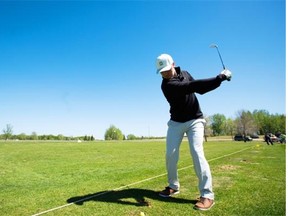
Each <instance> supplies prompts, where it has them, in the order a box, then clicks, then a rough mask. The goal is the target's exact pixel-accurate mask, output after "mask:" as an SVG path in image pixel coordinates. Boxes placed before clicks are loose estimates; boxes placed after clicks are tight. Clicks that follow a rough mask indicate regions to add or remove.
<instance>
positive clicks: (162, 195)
mask: <svg viewBox="0 0 288 216" xmlns="http://www.w3.org/2000/svg"><path fill="white" fill-rule="evenodd" d="M179 193H180V191H177V192H174V193H172V194H170V195H165V194H161V193H159V196H161V197H165V198H168V197H171V196H173V195H176V194H179Z"/></svg>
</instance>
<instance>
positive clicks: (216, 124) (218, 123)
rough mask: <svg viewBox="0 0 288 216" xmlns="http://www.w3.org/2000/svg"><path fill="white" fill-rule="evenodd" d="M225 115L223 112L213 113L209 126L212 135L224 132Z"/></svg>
mask: <svg viewBox="0 0 288 216" xmlns="http://www.w3.org/2000/svg"><path fill="white" fill-rule="evenodd" d="M225 121H226V117H225V115H223V114H215V115H213V116H212V119H211V122H212V123H211V127H212V130H213V135H220V134H223V133H224V128H225Z"/></svg>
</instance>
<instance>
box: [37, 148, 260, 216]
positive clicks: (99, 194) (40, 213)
mask: <svg viewBox="0 0 288 216" xmlns="http://www.w3.org/2000/svg"><path fill="white" fill-rule="evenodd" d="M253 147H254V146H253ZM253 147H249V148H245V149H241V150H239V151H236V152H233V153H230V154H227V155H223V156H220V157H217V158H213V159H210V160H208V162H211V161H215V160H219V159H221V158H224V157H228V156H231V155H234V154H237V153H239V152H242V151H246V150H248V149H251V148H253ZM193 166H194V165H193V164H192V165H189V166H186V167H182V168H180V169H178V171H181V170H184V169H188V168H190V167H193ZM165 175H167V172H166V173H163V174H160V175H157V176H154V177H151V178H147V179H143V180H141V181H138V182H134V183H131V184H128V185H124V186H121V187H119V188H115V189H112V190H109V191H105V192H102V193H98V194H95V195H92V196H90V197H86V198H83V199H80V200H77V201H75V202H72V203H68V204H66V205H62V206H58V207H55V208H52V209H48V210H46V211H43V212H39V213H36V214H33V215H32V216H38V215H42V214H46V213H48V212H52V211H55V210H58V209H62V208H66V207H68V206H70V205H74V204H77V203H80V202H83V201H85V200H89V199H92V198H94V197H99V196H102V195H105V194H107V193H110V192H112V191H118V190H121V189H124V188H127V187H130V186H133V185H136V184H140V183H143V182H146V181H151V180H153V179H156V178H159V177H162V176H165Z"/></svg>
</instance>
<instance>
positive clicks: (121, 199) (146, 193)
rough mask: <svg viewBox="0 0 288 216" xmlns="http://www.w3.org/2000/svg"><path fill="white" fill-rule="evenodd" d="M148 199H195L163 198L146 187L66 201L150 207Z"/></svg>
mask: <svg viewBox="0 0 288 216" xmlns="http://www.w3.org/2000/svg"><path fill="white" fill-rule="evenodd" d="M150 199H152V200H158V201H162V202H172V203H183V204H185V203H188V204H195V203H196V202H197V200H188V199H183V198H177V197H169V198H164V197H160V196H159V194H158V192H155V191H152V190H146V189H136V188H129V189H125V190H119V191H101V192H97V193H93V194H87V195H83V196H76V197H71V198H69V199H68V200H67V203H74V204H76V205H83V204H84V203H85V202H90V201H95V202H109V203H117V204H122V205H134V206H147V207H150V206H151V203H150V201H149V200H150Z"/></svg>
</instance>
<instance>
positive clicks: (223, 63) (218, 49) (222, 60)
mask: <svg viewBox="0 0 288 216" xmlns="http://www.w3.org/2000/svg"><path fill="white" fill-rule="evenodd" d="M215 48H216V49H217V52H218V55H219V57H220V60H221V63H222V66H223V69H224V70H225V69H226V68H225V65H224V63H223V60H222V57H221V54H220V52H219V49H218V47H217V46H215Z"/></svg>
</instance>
